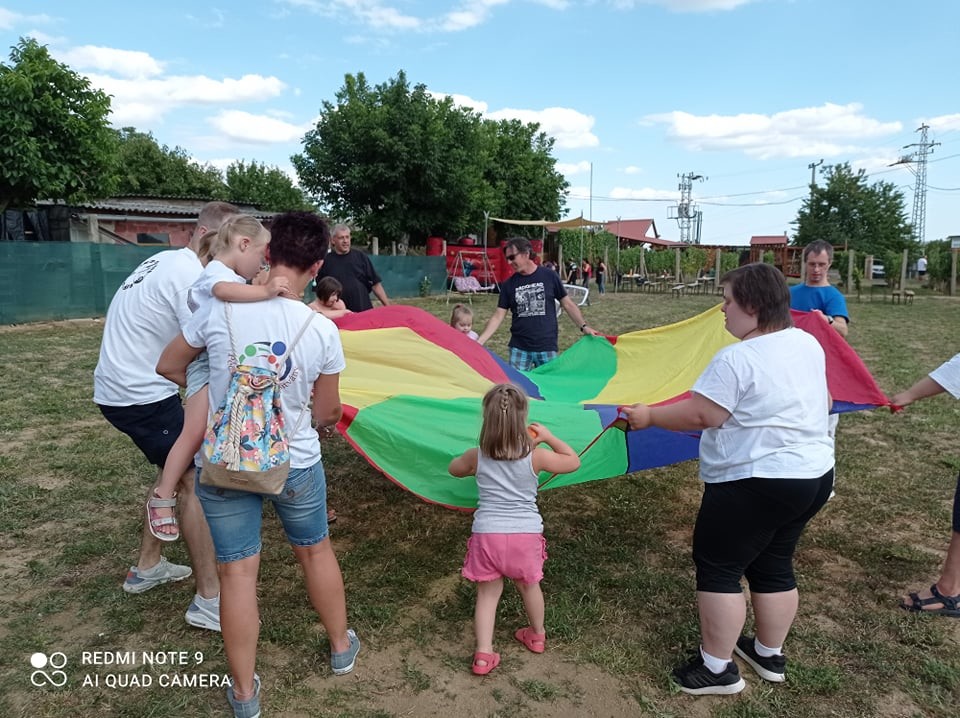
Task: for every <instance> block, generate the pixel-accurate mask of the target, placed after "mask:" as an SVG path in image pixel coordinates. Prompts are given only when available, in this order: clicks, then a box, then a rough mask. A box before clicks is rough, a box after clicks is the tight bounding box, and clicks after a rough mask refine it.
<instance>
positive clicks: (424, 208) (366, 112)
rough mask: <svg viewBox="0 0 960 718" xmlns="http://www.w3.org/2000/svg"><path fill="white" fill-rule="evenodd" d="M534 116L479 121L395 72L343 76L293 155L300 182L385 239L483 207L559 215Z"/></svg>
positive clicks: (448, 225) (458, 224) (475, 214)
mask: <svg viewBox="0 0 960 718" xmlns="http://www.w3.org/2000/svg"><path fill="white" fill-rule="evenodd" d="M552 147H553V141H552V139H550V138H548V137H546V136H545V135H544V134H543V133H539V132H538V127H537V126H536V125H522V124H521V123H519V122H503V123H496V122H491V121H489V120H483V119H481V118H480V116H479V115H478V114H476V113H474V112H471V111H470V110H467V109H464V108H462V107H457V106H455V105H454V104H453V101H452V100H451V99H450V98H442V99H438V98H436V97H434V96H433V95H431V94H430V93H429V92H428V91H427V88H426V87H425V86H424V85H415V86H413V87H412V88H411V86H410V84H409V83H408V82H407V78H406V75H405V74H404V73H403V72H402V71H401V72H399V73H398V74H397V77H396V78H393V79H391V80H389V81H388V82H385V83H382V84H380V85H377V86H375V87H372V86H371V85H370V84H369V83H368V82H367V80H366V78H365V77H364V75H363V73H358V74H357V75H356V76H353V75H347V76H346V77H345V80H344V85H343V87H342V88H341V89H340V90H339V91H338V92H337V95H336V101H335V102H329V101H324V102H323V105H322V114H321V117H320V119H319V120H318V121H317V125H316V127H315V128H314V129H312V130H311V131H310V132H308V133H307V135H306V136H305V138H304V142H303V153H302V154H299V155H295V156H294V157H292V158H291V159H292V162H293V165H294V167H295V168H296V170H297V174H298V175H299V178H300V184H301V185H302V186H303V187H304V188H306V189H307V191H309V192H311V193H314V194H316V195H317V196H318V197H319V199H320V200H321V202H322V203H324V204H325V205H327V206H328V207H329V209H330V210H331V212H332V213H333V214H336V215H339V216H341V217H352V218H353V219H354V220H356V221H357V222H359V223H360V224H361V225H363V227H364V228H365V229H367V230H369V231H371V232H373V233H374V234H378V235H380V236H382V237H384V238H396V237H402V236H404V235H408V236H410V237H411V239H413V240H414V241H421V240H423V239H424V238H426V237H427V236H429V235H431V234H441V235H448V236H449V235H453V234H456V233H460V232H464V231H466V230H468V229H476V228H477V227H478V226H479V225H480V224H481V223H482V221H483V212H484V211H485V210H486V211H491V212H494V213H501V212H502V213H506V214H510V215H512V216H522V217H536V218H541V217H542V218H546V219H557V218H559V214H560V210H561V209H562V205H563V197H564V192H565V190H566V187H567V185H566V182H565V181H564V180H563V177H562V176H561V175H560V174H559V173H557V172H556V171H555V170H554V163H555V160H554V159H553V158H552V157H551V156H550V151H551V150H552Z"/></svg>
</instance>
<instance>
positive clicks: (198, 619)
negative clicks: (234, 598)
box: [183, 596, 220, 631]
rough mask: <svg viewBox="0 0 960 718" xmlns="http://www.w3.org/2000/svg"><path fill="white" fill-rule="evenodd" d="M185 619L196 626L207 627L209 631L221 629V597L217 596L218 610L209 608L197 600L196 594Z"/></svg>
mask: <svg viewBox="0 0 960 718" xmlns="http://www.w3.org/2000/svg"><path fill="white" fill-rule="evenodd" d="M183 617H184V619H186V621H187V623H189V624H190V625H191V626H194V627H196V628H205V629H207V630H208V631H219V630H220V599H219V597H218V598H217V607H216V610H212V609H209V608H207V607H206V606H203V605H201V604H200V603H198V602H197V597H196V596H194V597H193V600H192V601H190V606H189V607H188V608H187V612H186V613H185V614H184V616H183Z"/></svg>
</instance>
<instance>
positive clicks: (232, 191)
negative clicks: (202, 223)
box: [227, 160, 316, 212]
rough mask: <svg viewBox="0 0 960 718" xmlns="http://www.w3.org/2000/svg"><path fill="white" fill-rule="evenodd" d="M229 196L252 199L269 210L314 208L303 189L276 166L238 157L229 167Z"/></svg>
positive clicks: (245, 199) (234, 199) (231, 199)
mask: <svg viewBox="0 0 960 718" xmlns="http://www.w3.org/2000/svg"><path fill="white" fill-rule="evenodd" d="M227 189H228V192H229V196H228V199H229V200H230V201H231V202H251V203H253V204H255V205H257V206H258V207H259V208H260V209H262V210H264V211H267V212H286V211H288V210H295V209H297V210H315V209H316V206H315V205H314V204H313V203H312V202H310V201H309V200H308V199H307V198H306V196H304V194H303V191H302V190H301V189H300V188H299V187H297V186H296V185H294V183H293V180H292V179H290V177H289V176H288V175H287V174H286V173H285V172H283V170H281V169H279V168H277V167H268V166H267V165H265V164H260V163H258V162H255V161H254V162H250V163H249V164H247V163H246V162H244V161H243V160H237V161H236V162H233V163H231V164H230V165H229V166H228V167H227Z"/></svg>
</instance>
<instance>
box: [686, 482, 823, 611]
mask: <svg viewBox="0 0 960 718" xmlns="http://www.w3.org/2000/svg"><path fill="white" fill-rule="evenodd" d="M832 489H833V469H830V470H829V471H828V472H827V473H825V474H824V475H823V476H821V477H820V478H819V479H760V478H752V479H741V480H740V481H729V482H725V483H720V484H705V486H704V490H703V500H702V501H701V502H700V512H699V514H698V515H697V524H696V527H695V528H694V530H693V561H694V563H695V564H696V566H697V590H698V591H708V592H710V593H740V592H741V590H742V589H741V587H740V579H741V578H742V577H744V576H746V578H747V581H748V582H749V583H750V590H751V591H752V592H754V593H780V592H782V591H791V590H793V589H794V588H796V587H797V581H796V579H795V578H794V575H793V553H794V551H795V550H796V547H797V542H798V541H799V540H800V534H801V533H803V529H804V527H805V526H806V525H807V522H808V521H810V519H812V518H813V517H814V516H815V515H816V513H817V512H818V511H819V510H820V509H821V507H822V506H823V505H824V504H825V503H826V502H827V499H828V498H830V491H831V490H832Z"/></svg>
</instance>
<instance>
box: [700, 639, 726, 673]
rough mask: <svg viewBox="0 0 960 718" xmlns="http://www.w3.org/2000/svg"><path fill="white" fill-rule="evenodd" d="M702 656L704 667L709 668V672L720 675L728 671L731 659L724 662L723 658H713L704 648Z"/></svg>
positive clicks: (701, 651) (701, 649)
mask: <svg viewBox="0 0 960 718" xmlns="http://www.w3.org/2000/svg"><path fill="white" fill-rule="evenodd" d="M700 655H701V657H703V665H705V666H706V667H707V670H708V671H710V672H711V673H713V674H715V675H718V676H719V675H720V674H721V673H723V672H724V671H725V670H727V664H728V663H729V662H730V660H729V659H727V660H724V659H722V658H717V657H716V656H711V655H710V654H709V653H707V652H706V651H705V650H703V646H700Z"/></svg>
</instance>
